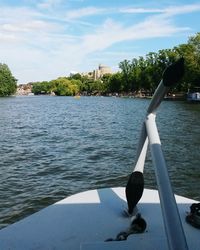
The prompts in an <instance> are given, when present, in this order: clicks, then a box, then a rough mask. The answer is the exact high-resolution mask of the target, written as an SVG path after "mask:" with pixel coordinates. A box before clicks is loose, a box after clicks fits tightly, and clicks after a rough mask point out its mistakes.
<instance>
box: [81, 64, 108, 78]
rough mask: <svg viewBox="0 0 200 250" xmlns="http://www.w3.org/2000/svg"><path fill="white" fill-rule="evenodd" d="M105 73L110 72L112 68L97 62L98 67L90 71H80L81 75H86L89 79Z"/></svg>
mask: <svg viewBox="0 0 200 250" xmlns="http://www.w3.org/2000/svg"><path fill="white" fill-rule="evenodd" d="M105 74H112V69H111V68H110V67H108V66H106V65H102V64H99V67H98V69H95V70H93V71H90V72H85V73H82V74H81V75H83V76H88V77H89V78H90V79H93V80H98V79H101V77H102V76H103V75H105Z"/></svg>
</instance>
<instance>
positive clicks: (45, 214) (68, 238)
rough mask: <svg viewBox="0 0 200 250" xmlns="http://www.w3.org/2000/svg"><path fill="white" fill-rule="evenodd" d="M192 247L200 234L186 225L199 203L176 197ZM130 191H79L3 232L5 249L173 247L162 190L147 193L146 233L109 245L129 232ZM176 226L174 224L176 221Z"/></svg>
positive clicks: (198, 244) (0, 240)
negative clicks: (166, 228) (161, 201)
mask: <svg viewBox="0 0 200 250" xmlns="http://www.w3.org/2000/svg"><path fill="white" fill-rule="evenodd" d="M176 201H177V203H178V208H179V212H180V216H181V220H182V223H183V228H184V231H185V235H186V238H187V242H188V246H189V249H194V250H199V249H200V237H199V236H200V230H198V229H195V228H193V227H192V226H190V225H188V224H187V223H186V222H185V215H186V212H187V211H189V209H190V205H191V204H192V203H194V202H195V201H194V200H191V199H187V198H184V197H181V196H176ZM126 208H127V205H126V198H125V190H124V188H106V189H99V190H92V191H87V192H83V193H79V194H76V195H73V196H70V197H68V198H66V199H63V200H61V201H59V202H57V203H55V204H53V205H51V206H49V207H47V208H45V209H43V210H41V211H40V212H38V213H35V214H33V215H32V216H29V217H27V218H25V219H24V220H21V221H19V222H17V223H15V224H13V225H11V226H8V227H7V228H4V229H2V230H1V231H0V249H1V250H7V249H11V250H16V249H17V250H29V249H34V250H36V249H44V250H45V249H58V250H62V249H67V250H75V249H76V250H79V249H82V250H86V249H87V250H94V249H96V250H97V249H98V250H100V249H101V250H103V249H104V250H105V249H123V250H128V249H135V250H137V249H140V250H143V249H154V250H155V249H159V250H160V249H168V248H167V240H166V236H165V231H164V226H163V220H162V216H161V208H160V204H159V197H158V192H157V191H155V190H149V189H145V190H144V193H143V196H142V198H141V200H140V202H139V204H138V210H139V212H140V213H141V215H142V217H143V218H144V219H145V220H146V222H147V228H146V230H145V232H144V233H142V234H134V235H130V236H129V237H128V239H127V240H126V241H113V242H104V241H105V240H106V239H108V238H115V237H116V235H117V234H118V233H119V232H121V231H125V230H126V229H127V228H128V227H129V225H130V218H128V217H125V216H124V214H123V211H124V210H126ZM172 223H173V221H172Z"/></svg>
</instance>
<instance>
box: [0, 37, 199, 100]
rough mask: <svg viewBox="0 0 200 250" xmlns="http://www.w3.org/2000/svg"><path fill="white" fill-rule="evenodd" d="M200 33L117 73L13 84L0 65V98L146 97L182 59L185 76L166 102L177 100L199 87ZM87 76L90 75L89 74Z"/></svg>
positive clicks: (124, 64) (126, 64)
mask: <svg viewBox="0 0 200 250" xmlns="http://www.w3.org/2000/svg"><path fill="white" fill-rule="evenodd" d="M199 45H200V32H199V33H197V34H196V35H195V36H192V37H190V38H189V39H188V43H186V44H180V45H179V46H176V47H174V48H172V49H162V50H159V51H158V52H149V53H148V54H147V55H146V56H145V57H142V56H140V57H139V58H137V59H136V58H133V59H132V60H126V59H125V60H124V61H122V62H120V63H119V69H120V71H119V72H116V73H105V74H102V75H101V76H100V77H99V78H98V79H97V78H95V76H94V75H93V74H90V75H84V74H81V73H75V74H71V75H70V76H64V77H59V78H57V79H54V80H51V81H41V82H31V83H27V84H20V85H17V80H16V79H15V77H13V76H12V74H11V71H10V70H9V68H8V66H7V65H5V64H1V63H0V96H10V95H14V94H15V93H16V94H17V95H26V94H27V95H33V94H34V95H56V96H81V95H88V96H95V95H96V96H98V95H101V96H116V97H118V96H119V97H140V98H150V97H151V96H152V94H153V93H154V91H155V89H156V88H157V85H158V83H159V82H160V79H161V78H162V73H163V71H164V70H165V68H166V67H167V66H169V65H170V64H171V63H173V62H175V61H176V60H177V59H178V58H180V57H183V58H184V61H185V74H184V77H183V78H182V80H181V81H180V83H179V85H178V86H177V87H174V88H173V89H172V90H171V93H168V95H167V97H166V98H167V99H181V98H183V96H186V94H187V92H188V90H189V89H191V88H193V87H200V49H199ZM90 73H91V72H90Z"/></svg>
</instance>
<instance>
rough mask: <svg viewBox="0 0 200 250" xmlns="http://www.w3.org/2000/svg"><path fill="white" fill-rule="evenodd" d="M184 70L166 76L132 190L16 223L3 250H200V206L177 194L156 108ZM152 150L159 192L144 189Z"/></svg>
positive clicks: (71, 201)
mask: <svg viewBox="0 0 200 250" xmlns="http://www.w3.org/2000/svg"><path fill="white" fill-rule="evenodd" d="M183 71H184V60H183V59H182V58H181V59H179V60H178V61H177V62H175V63H174V64H172V65H171V66H169V67H168V68H167V69H166V70H165V71H164V73H163V79H162V80H161V82H160V84H159V86H158V88H157V90H156V92H155V94H154V96H153V98H152V100H151V103H150V106H149V108H148V110H147V115H146V119H145V121H144V123H143V125H142V130H141V137H140V140H139V143H138V150H137V152H136V161H135V166H134V169H133V172H132V173H131V175H130V176H129V179H128V182H127V186H126V187H113V188H104V189H96V190H88V191H86V192H82V193H78V194H75V195H72V196H70V197H67V198H65V199H63V200H61V201H59V202H57V203H55V204H53V205H51V206H49V207H47V208H45V209H43V210H41V211H39V212H37V213H35V214H33V215H31V216H29V217H27V218H25V219H23V220H21V221H19V222H16V223H14V224H12V225H10V226H8V227H6V228H4V229H2V230H1V231H0V249H1V250H8V249H9V250H10V249H11V250H30V249H32V250H36V249H44V250H45V249H47V250H50V249H51V250H53V249H57V250H64V249H66V250H108V249H109V250H130V249H134V250H144V249H145V250H146V249H150V250H156V249H157V250H161V249H173V250H175V249H176V250H186V249H192V250H199V249H200V237H199V234H200V231H199V227H200V204H199V203H198V201H195V200H193V199H188V198H185V197H182V196H177V195H174V194H173V192H172V188H171V183H170V180H169V176H168V172H167V167H166V163H165V159H164V157H163V153H162V149H161V143H160V138H159V134H158V130H157V126H156V122H155V118H156V109H157V108H158V106H159V105H160V103H161V101H162V99H163V98H164V96H165V94H166V93H167V92H168V90H169V88H170V87H171V86H172V85H173V84H176V83H177V82H178V81H179V80H180V78H181V77H182V75H183ZM148 147H149V148H150V150H151V155H152V160H153V164H154V167H155V173H156V179H157V186H158V191H157V190H150V189H145V188H144V180H143V171H144V163H145V158H146V152H147V149H148Z"/></svg>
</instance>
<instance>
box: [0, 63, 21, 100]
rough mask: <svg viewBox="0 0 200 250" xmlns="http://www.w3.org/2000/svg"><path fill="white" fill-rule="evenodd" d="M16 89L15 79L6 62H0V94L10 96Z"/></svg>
mask: <svg viewBox="0 0 200 250" xmlns="http://www.w3.org/2000/svg"><path fill="white" fill-rule="evenodd" d="M16 90H17V80H16V79H15V77H14V76H13V75H12V73H11V71H10V69H9V68H8V66H7V65H6V64H2V63H0V96H10V95H13V94H15V92H16Z"/></svg>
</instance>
